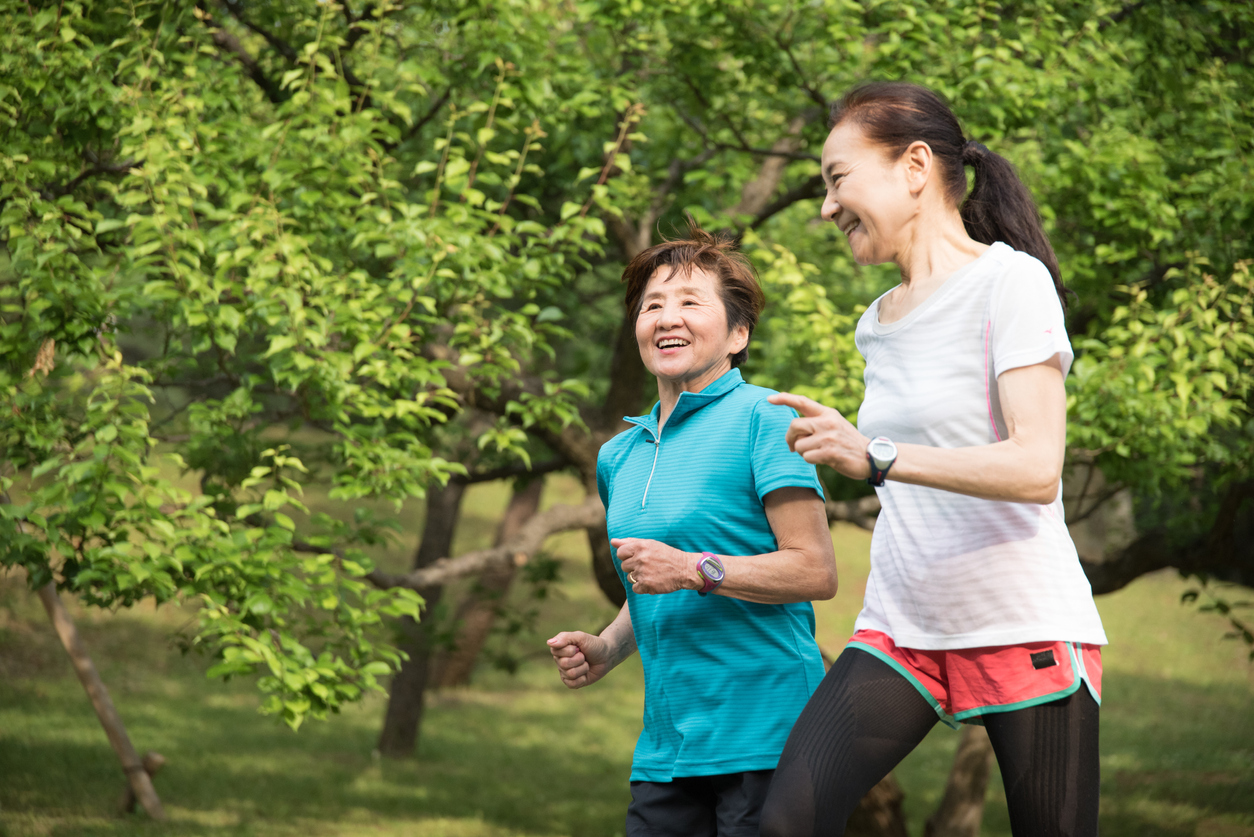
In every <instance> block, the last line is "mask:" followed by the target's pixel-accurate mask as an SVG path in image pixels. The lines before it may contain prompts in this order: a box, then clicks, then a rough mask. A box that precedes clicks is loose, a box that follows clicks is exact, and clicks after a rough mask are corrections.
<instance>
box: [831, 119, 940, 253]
mask: <svg viewBox="0 0 1254 837" xmlns="http://www.w3.org/2000/svg"><path fill="white" fill-rule="evenodd" d="M822 171H823V181H824V183H825V184H826V186H827V196H826V198H824V200H823V208H822V210H820V214H821V215H822V216H823V219H824V220H826V221H832V222H833V223H835V224H836V226H837V227H839V228H840V231H841V232H843V233H844V234H845V237H846V238H848V239H849V247H850V249H851V250H853V257H854V260H855V261H857V263H858V264H862V265H868V264H883V263H885V262H890V261H895V260H896V259H897V257H898V255H899V254H900V252H901V251H902V248H903V247H904V246H905V245H906V241H907V239H908V234H909V231H908V227H909V226H910V223H911V221H912V220H913V219H914V218H915V217H916V216H917V213H918V209H919V206H918V201H917V200H916V199H915V197H916V196H917V191H916V186H917V184H916V182H915V181H917V179H918V178H917V173H915V172H913V171H912V170H911V166H910V160H909V153H907V154H903V155H902V157H900V158H898V159H896V160H894V159H891V158H890V157H889V155H887V154H886V153H885V152H884V149H883V148H882V147H880V146H878V145H874V144H872V143H871V142H870V141H869V140H867V138H866V135H865V134H864V133H863V131H862V128H861V127H860V126H858V125H857V123H855V122H854V121H853V120H851V119H850V120H846V121H845V122H843V123H841V124H840V125H837V126H836V128H834V129H833V130H832V132H831V133H830V134H828V136H827V142H825V143H824V144H823V157H822Z"/></svg>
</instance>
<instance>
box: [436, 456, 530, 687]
mask: <svg viewBox="0 0 1254 837" xmlns="http://www.w3.org/2000/svg"><path fill="white" fill-rule="evenodd" d="M543 489H544V480H542V479H533V480H529V481H528V482H527V484H526V485H524V486H515V488H514V494H513V496H512V497H510V501H509V506H508V507H506V509H505V517H504V518H503V519H502V520H501V524H500V526H498V527H497V530H496V545H497V546H500V545H501V544H503V543H505V542H506V541H507V540H509V539H510V538H513V537H515V536H516V535H517V534H518V532H519V530H520V529H522V526H523V524H524V523H526V522H527V521H528V520H530V519H531V517H532V515H534V514H535V513H536V511H537V510H538V509H539V508H540V493H541V492H542V491H543ZM516 572H517V565H515V564H506V565H504V566H501V567H497V568H495V569H492V570H488V571H487V572H485V573H484V574H483V575H481V576H479V579H478V583H477V584H476V585H475V589H473V590H472V591H471V592H470V594H469V595H467V596H466V599H465V600H464V601H463V602H462V603H461V604H460V605H459V606H458V608H457V617H456V622H457V624H458V629H457V638H456V639H455V640H454V644H453V647H452V649H450V650H448V651H442V652H439V653H437V654H436V656H435V659H434V660H433V661H432V666H431V668H432V672H431V681H432V683H434V684H435V685H436V686H437V687H439V688H443V687H446V686H465V685H467V684H468V683H470V675H471V673H472V672H473V671H474V668H475V661H476V660H478V659H479V652H480V651H482V650H483V646H484V643H486V642H487V640H488V635H489V634H490V633H491V632H492V624H493V623H494V622H495V621H496V611H497V607H498V606H499V605H500V602H501V600H502V599H503V598H505V596H506V595H507V594H508V593H509V589H510V587H511V585H513V583H514V575H515V574H516Z"/></svg>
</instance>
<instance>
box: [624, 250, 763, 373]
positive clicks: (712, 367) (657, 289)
mask: <svg viewBox="0 0 1254 837" xmlns="http://www.w3.org/2000/svg"><path fill="white" fill-rule="evenodd" d="M720 290H721V285H720V282H719V279H718V276H717V275H715V274H713V273H711V272H709V271H707V270H704V269H702V268H700V267H693V268H692V269H691V270H689V271H684V270H682V269H680V270H676V269H675V268H673V267H672V266H670V265H663V266H662V267H659V268H658V269H657V270H656V271H655V272H654V273H653V276H652V277H651V278H650V279H649V283H648V285H646V286H645V289H644V295H643V297H642V298H641V300H640V313H639V315H638V316H637V317H636V342H637V344H639V347H640V359H641V360H642V361H644V365H645V368H646V369H648V370H649V371H650V372H652V373H653V374H654V375H656V376H657V379H658V387H659V388H662V387H664V386H665V387H671V388H677V389H680V390H687V391H690V392H699V391H700V390H701V389H704V388H705V386H707V385H708V384H710V383H712V382H713V381H715V380H717V379H718V378H719V377H720V376H722V375H723V374H724V373H726V372H727V371H728V370H730V369H731V356H732V355H734V354H736V353H737V352H739V351H741V350H742V349H744V348H745V346H747V345H748V343H749V329H748V328H746V327H745V326H737V327H735V328H732V329H729V328H728V327H727V308H726V306H725V305H724V304H723V299H722V297H721V296H720V293H719V291H720Z"/></svg>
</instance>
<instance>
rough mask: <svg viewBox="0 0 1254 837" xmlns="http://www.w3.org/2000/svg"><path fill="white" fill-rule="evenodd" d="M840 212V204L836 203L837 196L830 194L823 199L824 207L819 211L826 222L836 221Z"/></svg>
mask: <svg viewBox="0 0 1254 837" xmlns="http://www.w3.org/2000/svg"><path fill="white" fill-rule="evenodd" d="M839 212H840V204H839V203H838V202H837V201H836V196H835V195H833V194H832V193H831V192H828V193H827V195H826V196H825V197H824V198H823V206H822V207H821V208H820V209H819V217H820V218H822V219H823V220H824V221H835V220H836V215H837V213H839Z"/></svg>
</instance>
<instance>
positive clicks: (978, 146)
mask: <svg viewBox="0 0 1254 837" xmlns="http://www.w3.org/2000/svg"><path fill="white" fill-rule="evenodd" d="M988 153H989V151H988V146H986V145H985V144H984V143H982V142H976V141H975V140H967V143H966V145H964V146H962V156H963V157H967V158H970V159H972V160H978V159H979V158H981V157H983V156H985V155H986V154H988Z"/></svg>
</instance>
